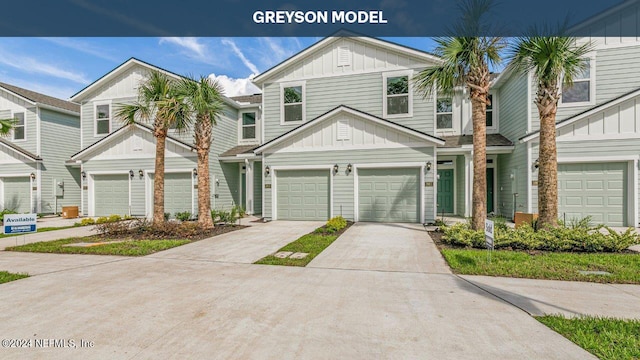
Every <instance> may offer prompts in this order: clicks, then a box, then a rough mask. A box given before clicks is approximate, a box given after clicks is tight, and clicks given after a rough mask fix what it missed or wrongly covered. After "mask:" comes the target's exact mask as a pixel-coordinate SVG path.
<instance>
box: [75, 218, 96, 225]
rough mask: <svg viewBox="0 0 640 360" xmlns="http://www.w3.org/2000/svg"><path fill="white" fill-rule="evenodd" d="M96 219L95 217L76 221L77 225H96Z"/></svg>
mask: <svg viewBox="0 0 640 360" xmlns="http://www.w3.org/2000/svg"><path fill="white" fill-rule="evenodd" d="M95 223H96V221H95V220H93V218H84V219H82V220H80V222H77V223H75V224H74V225H75V226H89V225H95Z"/></svg>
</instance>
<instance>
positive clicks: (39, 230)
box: [0, 225, 76, 239]
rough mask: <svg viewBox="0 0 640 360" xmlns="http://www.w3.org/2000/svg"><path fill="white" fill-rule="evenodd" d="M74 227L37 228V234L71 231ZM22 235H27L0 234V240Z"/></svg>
mask: <svg viewBox="0 0 640 360" xmlns="http://www.w3.org/2000/svg"><path fill="white" fill-rule="evenodd" d="M74 227H76V226H75V225H71V226H61V227H43V228H38V231H37V232H39V233H41V232H47V231H54V230H64V229H71V228H74ZM30 234H33V233H30ZM23 235H29V234H0V239H2V238H7V237H11V236H23Z"/></svg>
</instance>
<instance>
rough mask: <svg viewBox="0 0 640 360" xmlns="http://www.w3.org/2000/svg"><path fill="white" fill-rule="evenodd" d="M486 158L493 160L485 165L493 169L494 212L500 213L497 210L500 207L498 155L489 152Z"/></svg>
mask: <svg viewBox="0 0 640 360" xmlns="http://www.w3.org/2000/svg"><path fill="white" fill-rule="evenodd" d="M486 159H487V160H493V162H492V163H487V164H486V165H485V167H486V168H487V169H493V213H494V214H498V211H496V209H497V208H498V156H497V155H489V154H487V158H486ZM485 176H486V175H485ZM485 210H487V209H485ZM488 213H489V212H488V211H487V214H488Z"/></svg>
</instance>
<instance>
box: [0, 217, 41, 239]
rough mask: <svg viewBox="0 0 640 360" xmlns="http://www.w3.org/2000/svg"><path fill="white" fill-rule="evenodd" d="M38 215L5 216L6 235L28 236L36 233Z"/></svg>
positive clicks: (4, 227)
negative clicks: (27, 234)
mask: <svg viewBox="0 0 640 360" xmlns="http://www.w3.org/2000/svg"><path fill="white" fill-rule="evenodd" d="M37 221H38V215H36V214H5V215H4V224H3V226H2V228H3V229H4V233H5V234H26V233H32V232H36V230H37V225H36V222H37Z"/></svg>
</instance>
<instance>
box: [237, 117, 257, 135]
mask: <svg viewBox="0 0 640 360" xmlns="http://www.w3.org/2000/svg"><path fill="white" fill-rule="evenodd" d="M240 126H241V127H242V129H241V130H240V132H241V136H242V138H241V140H255V139H256V113H255V112H253V111H252V112H245V113H242V123H241V124H240Z"/></svg>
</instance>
